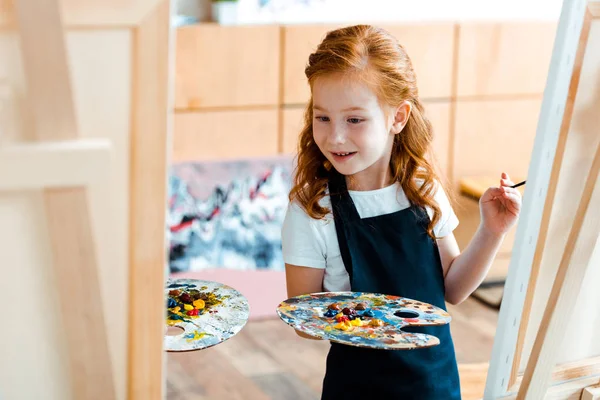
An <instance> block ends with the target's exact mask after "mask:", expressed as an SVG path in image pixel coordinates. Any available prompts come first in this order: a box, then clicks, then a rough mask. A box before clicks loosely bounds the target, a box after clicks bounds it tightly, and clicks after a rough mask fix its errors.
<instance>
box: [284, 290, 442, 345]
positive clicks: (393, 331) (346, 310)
mask: <svg viewBox="0 0 600 400" xmlns="http://www.w3.org/2000/svg"><path fill="white" fill-rule="evenodd" d="M277 313H278V314H279V317H280V318H281V319H282V320H283V321H284V322H285V323H287V324H288V325H290V326H292V327H293V328H294V329H296V330H298V331H301V332H304V333H306V334H308V335H310V336H313V337H317V338H320V339H324V340H330V341H332V342H336V343H342V344H347V345H351V346H357V347H368V348H375V349H385V350H412V349H418V348H424V347H431V346H436V345H438V344H439V343H440V340H439V339H438V338H437V337H435V336H432V335H427V334H423V333H410V332H404V331H402V328H404V327H407V326H428V325H429V326H431V325H444V324H448V323H449V322H450V320H451V317H450V314H448V313H447V312H446V311H444V310H443V309H441V308H439V307H435V306H433V305H431V304H427V303H423V302H420V301H417V300H412V299H408V298H405V297H399V296H390V295H384V294H378V293H364V292H324V293H312V294H307V295H301V296H296V297H292V298H291V299H287V300H285V301H283V302H282V303H281V304H279V306H278V307H277Z"/></svg>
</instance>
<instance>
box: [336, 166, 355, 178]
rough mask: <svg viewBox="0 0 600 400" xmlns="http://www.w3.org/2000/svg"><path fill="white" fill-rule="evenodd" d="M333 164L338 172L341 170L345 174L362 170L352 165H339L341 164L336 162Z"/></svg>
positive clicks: (352, 173)
mask: <svg viewBox="0 0 600 400" xmlns="http://www.w3.org/2000/svg"><path fill="white" fill-rule="evenodd" d="M333 166H334V168H335V170H336V171H337V172H339V173H340V174H342V175H345V176H350V175H354V174H356V173H357V172H359V171H360V169H359V168H356V167H352V166H350V165H339V164H338V165H335V164H334V165H333Z"/></svg>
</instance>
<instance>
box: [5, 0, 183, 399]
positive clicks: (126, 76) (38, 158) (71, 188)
mask: <svg viewBox="0 0 600 400" xmlns="http://www.w3.org/2000/svg"><path fill="white" fill-rule="evenodd" d="M170 6H171V2H170V1H169V0H146V1H139V0H104V1H98V0H91V1H86V2H81V1H78V0H62V1H59V0H44V1H37V0H12V1H11V0H5V1H2V2H1V4H0V132H1V133H2V135H1V136H2V137H0V139H1V142H0V205H2V207H0V220H2V221H3V225H4V227H3V228H4V229H2V230H0V242H1V243H2V244H3V246H4V245H5V246H6V248H4V247H3V251H2V254H1V255H0V264H3V265H6V266H7V267H8V268H7V270H6V275H5V279H4V280H5V282H6V283H5V284H2V288H0V300H2V301H1V303H2V304H5V305H8V304H9V299H10V298H14V297H15V296H14V295H16V294H18V293H23V296H24V297H23V298H22V299H21V301H20V302H19V303H20V304H19V307H20V308H22V309H24V310H25V309H28V310H30V311H31V312H29V311H28V312H20V313H13V314H11V317H14V318H11V321H10V325H13V326H17V327H18V328H20V329H21V330H23V331H24V332H20V333H19V334H13V333H12V332H7V331H6V330H5V328H3V332H2V333H0V338H2V340H3V342H4V343H5V345H6V346H13V347H17V350H15V351H13V352H11V354H13V356H12V357H13V358H12V360H11V359H9V358H8V357H5V353H3V356H2V359H1V360H0V397H2V398H45V399H49V400H54V399H57V400H58V399H67V398H72V399H83V400H85V399H102V400H110V399H125V398H127V399H144V400H145V399H159V398H163V392H164V389H163V385H164V379H163V363H162V357H163V351H162V343H163V329H164V313H163V311H162V310H163V309H164V298H163V287H164V273H165V272H164V271H165V262H166V245H165V240H164V235H165V232H164V221H165V208H166V182H167V171H166V168H167V163H168V160H167V154H169V151H168V143H169V141H168V138H169V131H170V129H169V128H170V122H171V121H170V114H171V111H170V110H171V109H172V107H171V104H170V103H171V97H172V96H171V95H170V90H171V89H170V88H171V86H172V85H171V80H170V76H171V65H172V58H171V57H170V56H171V49H172V46H171V40H172V36H171V28H170V13H171V11H170ZM94 57H96V58H94ZM98 65H102V66H106V65H108V66H111V67H113V69H112V70H110V69H109V70H105V69H102V67H98ZM77 73H78V74H79V75H78V76H77ZM91 80H94V82H93V83H92V82H90V81H91ZM102 85H105V86H106V85H108V88H107V89H104V87H103V86H102ZM77 95H79V96H77ZM115 103H116V104H115ZM98 116H101V117H105V118H101V117H100V118H99V117H98ZM107 116H108V118H106V117H107ZM28 125H30V126H28ZM82 127H83V128H82ZM27 128H30V129H27ZM28 133H29V134H28ZM40 193H41V194H40ZM13 215H14V218H11V216H13ZM30 215H31V218H29V219H28V218H27V217H28V216H30ZM18 227H22V229H15V228H18ZM13 249H20V250H13ZM24 278H25V279H27V281H25V282H23V281H22V280H23V279H24ZM13 287H14V288H15V289H13ZM24 289H28V291H23V290H24ZM9 291H10V293H9ZM11 293H12V294H11ZM25 295H26V296H27V297H25ZM55 299H56V303H57V305H56V307H55V305H54V303H55V302H54V300H55ZM40 316H41V317H40ZM40 321H41V322H40ZM54 321H59V322H54ZM46 322H52V323H51V324H48V323H46ZM63 336H64V337H65V338H64V339H63ZM5 338H9V339H17V340H11V341H6V339H5ZM36 360H37V361H36ZM11 376H12V379H11Z"/></svg>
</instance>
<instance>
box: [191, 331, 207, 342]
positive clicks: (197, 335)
mask: <svg viewBox="0 0 600 400" xmlns="http://www.w3.org/2000/svg"><path fill="white" fill-rule="evenodd" d="M204 336H206V333H204V332H198V331H196V332H194V337H192V338H189V339H187V341H188V343H190V342H193V341H194V340H199V339H202V338H203V337H204Z"/></svg>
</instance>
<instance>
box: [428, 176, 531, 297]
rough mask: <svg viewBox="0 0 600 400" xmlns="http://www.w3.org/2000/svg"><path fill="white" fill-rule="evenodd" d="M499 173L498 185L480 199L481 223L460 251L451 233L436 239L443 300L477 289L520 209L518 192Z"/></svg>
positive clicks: (507, 178) (467, 295)
mask: <svg viewBox="0 0 600 400" xmlns="http://www.w3.org/2000/svg"><path fill="white" fill-rule="evenodd" d="M512 185H513V182H512V181H511V180H510V178H509V177H508V175H506V174H502V179H501V180H500V186H499V187H497V188H489V189H488V190H487V191H486V192H485V193H484V194H483V196H482V197H481V199H480V202H479V203H480V208H481V223H480V225H479V228H478V229H477V232H476V233H475V235H474V236H473V238H472V239H471V242H470V243H469V244H468V246H467V247H466V248H465V249H464V251H463V252H462V253H461V252H460V249H459V247H458V244H457V243H456V239H455V238H454V235H452V234H450V235H448V236H446V237H444V238H442V239H439V240H438V241H437V243H438V248H439V251H440V257H441V260H442V266H443V269H444V277H445V278H444V283H445V286H446V300H447V301H448V302H449V303H451V304H458V303H461V302H463V301H464V300H465V299H466V298H467V297H469V296H470V295H471V293H473V291H475V289H477V287H478V286H479V285H480V284H481V282H482V281H483V279H484V278H485V276H486V275H487V273H488V270H489V268H490V266H491V265H492V262H493V261H494V258H495V257H496V253H497V252H498V249H499V248H500V245H501V244H502V240H503V239H504V236H505V235H506V233H507V232H508V231H509V230H510V229H511V228H512V227H513V226H514V225H515V224H516V222H517V219H518V217H519V213H520V210H521V194H520V193H519V192H518V191H517V190H516V189H513V188H511V187H510V186H512Z"/></svg>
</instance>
